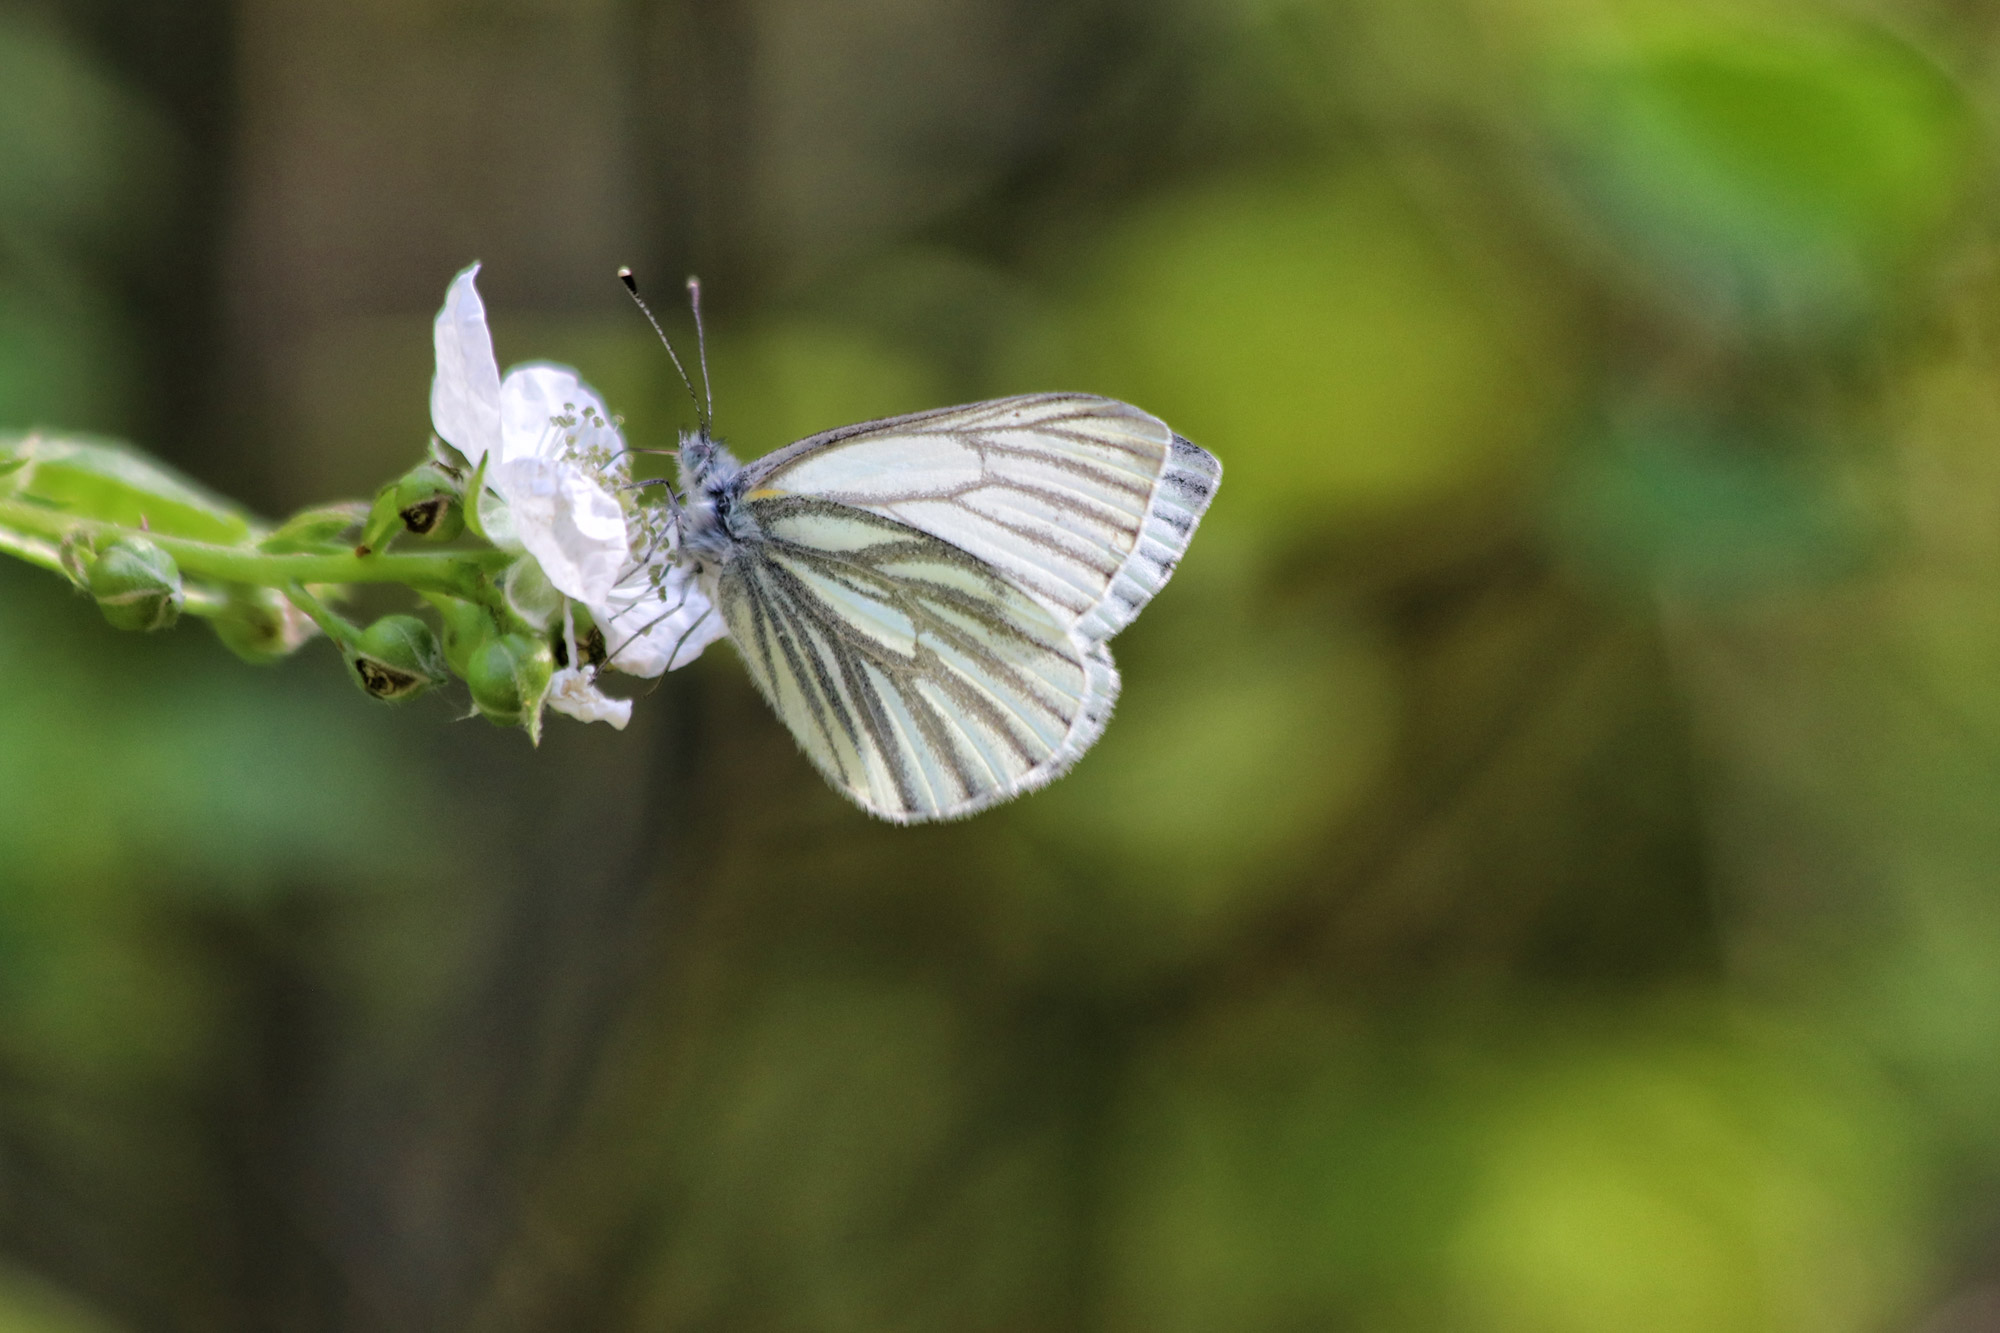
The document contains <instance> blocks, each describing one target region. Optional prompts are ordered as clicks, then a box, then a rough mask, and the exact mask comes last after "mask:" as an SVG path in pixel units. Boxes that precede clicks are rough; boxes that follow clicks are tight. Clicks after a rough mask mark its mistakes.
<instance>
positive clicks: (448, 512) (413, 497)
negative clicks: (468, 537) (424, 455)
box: [395, 462, 465, 542]
mask: <svg viewBox="0 0 2000 1333" xmlns="http://www.w3.org/2000/svg"><path fill="white" fill-rule="evenodd" d="M462 496H463V487H462V486H461V484H460V483H459V481H458V479H457V478H456V477H454V476H452V475H451V474H450V473H449V472H447V471H445V469H444V468H442V467H440V466H439V465H438V464H436V463H434V462H432V463H422V464H419V465H418V466H417V467H415V468H413V469H412V470H411V471H410V472H408V473H406V474H405V475H404V477H403V479H402V480H401V481H399V482H397V483H396V498H395V505H396V513H397V516H398V517H399V518H401V519H402V520H403V528H404V530H405V531H407V532H409V533H411V534H412V535H414V536H417V537H421V538H423V539H424V540H425V541H434V542H448V541H450V540H451V539H452V538H454V537H456V536H458V534H459V533H461V532H464V531H465V510H464V506H463V504H462V503H461V499H462Z"/></svg>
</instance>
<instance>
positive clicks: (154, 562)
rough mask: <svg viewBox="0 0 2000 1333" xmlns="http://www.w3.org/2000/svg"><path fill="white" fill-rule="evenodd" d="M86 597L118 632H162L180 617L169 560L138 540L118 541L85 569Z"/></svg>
mask: <svg viewBox="0 0 2000 1333" xmlns="http://www.w3.org/2000/svg"><path fill="white" fill-rule="evenodd" d="M90 595H91V596H92V597H95V598H96V599H97V609H98V610H100V611H102V612H103V613H104V618H105V619H106V620H108V621H110V622H111V623H112V624H113V625H115V626H116V627H117V628H119V629H130V630H148V631H150V630H156V629H165V628H167V626H169V625H171V624H173V623H174V622H175V621H176V620H179V619H180V616H181V604H182V602H184V601H185V600H186V594H185V593H184V592H183V591H182V589H181V571H180V567H179V566H177V565H175V564H174V558H173V557H172V556H170V555H168V554H167V553H166V552H165V551H162V550H161V549H160V548H159V547H157V546H155V545H154V544H153V543H152V542H149V541H147V540H146V539H145V538H144V537H120V538H119V539H118V540H117V541H114V542H112V543H111V544H110V545H109V546H107V547H105V548H104V549H103V550H102V551H100V552H98V555H97V559H96V561H95V562H94V563H92V565H91V566H90Z"/></svg>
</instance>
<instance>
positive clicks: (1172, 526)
mask: <svg viewBox="0 0 2000 1333" xmlns="http://www.w3.org/2000/svg"><path fill="white" fill-rule="evenodd" d="M619 276H620V277H621V278H622V279H623V280H624V281H625V284H626V287H627V288H628V290H630V291H631V292H632V294H633V296H634V297H635V298H636V297H637V296H638V291H637V286H636V283H635V282H634V281H633V279H632V277H631V275H630V272H629V270H626V271H621V273H620V275H619ZM689 286H690V290H691V291H692V292H693V294H694V299H695V319H696V325H697V329H699V326H700V303H699V299H700V289H699V286H698V285H697V284H695V283H693V282H692V281H690V284H689ZM640 308H641V309H642V310H645V309H646V308H645V303H644V302H643V301H641V302H640ZM646 314H647V318H648V319H649V320H650V319H651V318H652V313H651V311H650V310H646ZM654 327H655V329H656V330H657V329H658V324H657V321H655V323H654ZM661 340H662V341H663V342H664V341H665V334H664V333H662V334H661ZM667 350H668V352H669V354H672V352H673V347H672V344H671V343H668V345H667ZM706 361H707V358H706V356H705V355H704V357H703V367H702V368H703V379H704V381H705V380H706V378H707V373H706V372H707V366H706ZM674 363H675V366H676V368H680V358H679V357H678V356H675V357H674ZM681 374H682V378H683V380H686V379H687V374H686V371H685V370H684V369H682V371H681ZM688 390H689V393H690V394H693V384H692V383H691V382H690V383H689V384H688ZM700 407H701V402H700V400H699V399H697V408H698V409H699V408H700ZM709 419H710V418H709V413H708V412H702V413H701V424H700V426H699V428H698V429H697V430H695V431H692V432H689V433H687V434H684V435H683V436H682V438H681V447H680V451H679V453H680V460H679V468H680V476H679V482H680V484H679V488H678V495H677V496H676V498H675V503H674V520H675V526H676V529H677V531H676V540H675V541H674V542H673V544H672V551H671V559H672V561H673V563H674V565H675V566H676V569H675V573H676V574H677V575H679V576H681V577H682V578H686V579H691V581H692V582H693V583H694V585H695V587H696V588H698V590H699V592H700V593H701V594H702V595H703V596H704V597H705V598H706V600H707V602H708V603H709V606H710V608H711V610H709V611H707V612H704V613H702V614H704V615H708V614H715V615H719V616H720V618H721V622H722V628H723V629H724V630H726V633H727V636H728V637H729V638H730V639H731V640H732V641H733V642H734V643H735V645H736V649H737V653H738V655H739V656H740V657H741V658H742V659H743V662H744V663H745V665H746V666H747V667H748V668H749V672H750V677H751V679H752V680H753V681H754V682H755V683H756V686H757V689H758V691H759V692H760V693H761V694H762V695H763V696H764V698H765V700H766V701H767V702H768V703H769V704H770V705H771V707H772V709H773V710H775V711H776V713H777V714H778V717H779V719H780V720H781V721H783V722H784V724H785V726H786V727H787V728H789V729H790V730H791V733H792V735H793V737H794V738H795V739H796V740H797V741H798V743H799V748H800V749H802V750H803V751H804V752H805V754H806V756H807V758H809V759H810V760H811V761H812V762H813V764H814V765H815V766H816V767H817V768H818V769H819V771H820V772H821V773H822V774H824V775H825V777H826V779H827V781H828V782H830V783H832V784H833V786H834V787H835V788H836V789H837V790H839V791H840V792H842V793H843V794H845V795H846V796H848V797H849V798H850V799H852V800H853V801H854V802H855V804H857V805H859V806H860V807H861V808H862V809H864V810H866V811H867V812H868V813H870V814H872V815H876V816H879V817H880V818H883V819H887V820H891V821H894V822H895V823H899V824H915V823H923V822H926V821H930V820H941V819H957V818H961V817H963V816H966V815H971V814H975V813H977V812H979V811H981V810H984V809H987V808H988V807H990V806H993V805H997V804H999V803H1001V802H1003V801H1007V800H1010V799H1012V798H1013V797H1016V796H1019V795H1021V794H1022V793H1024V792H1029V791H1033V790H1035V789H1036V788H1038V787H1042V786H1045V785H1046V784H1048V783H1049V782H1052V781H1054V780H1055V779H1056V778H1058V777H1060V776H1062V775H1063V774H1064V773H1066V772H1067V771H1069V769H1070V767H1071V766H1072V765H1073V764H1075V763H1076V761H1077V759H1078V758H1079V757H1081V756H1082V754H1083V752H1084V751H1085V750H1088V749H1089V748H1090V747H1091V745H1092V744H1094V743H1095V742H1096V740H1097V738H1098V737H1099V736H1101V735H1102V734H1103V733H1104V727H1105V724H1106V723H1107V722H1108V721H1109V720H1110V717H1111V707H1112V704H1113V703H1115V702H1116V700H1117V698H1118V685H1119V681H1118V669H1117V667H1116V666H1114V665H1113V664H1112V660H1111V653H1110V650H1109V649H1108V648H1107V647H1106V644H1107V642H1108V641H1109V640H1110V638H1111V637H1112V636H1113V635H1115V634H1117V633H1118V631H1120V630H1122V629H1124V628H1125V626H1127V625H1129V624H1131V623H1132V620H1133V618H1134V617H1135V616H1137V615H1138V614H1139V612H1140V610H1141V609H1142V608H1143V607H1144V606H1145V605H1146V603H1147V602H1148V601H1150V600H1151V599H1152V597H1153V595H1154V594H1155V593H1157V592H1159V590H1160V589H1161V588H1162V587H1164V586H1165V585H1166V582H1167V580H1168V579H1169V578H1170V577H1172V575H1173V572H1174V568H1175V566H1176V565H1177V564H1178V563H1179V561H1180V559H1181V556H1182V555H1183V554H1184V553H1185V552H1186V551H1187V548H1188V543H1189V541H1190V540H1192V539H1193V537H1194V532H1195V528H1196V526H1197V525H1198V524H1199V523H1200V522H1201V517H1202V515H1203V514H1204V513H1205V512H1206V511H1207V509H1208V506H1209V503H1210V501H1212V500H1213V499H1214V498H1215V489H1216V485H1217V484H1218V482H1220V480H1221V477H1222V464H1221V463H1220V462H1218V461H1217V460H1216V458H1215V456H1214V455H1213V454H1211V453H1209V452H1208V451H1207V450H1206V449H1203V448H1201V447H1200V446H1199V445H1196V444H1193V443H1190V442H1189V441H1188V440H1186V439H1183V438H1182V437H1181V436H1179V435H1177V434H1175V433H1174V432H1173V431H1172V430H1171V429H1169V428H1168V426H1167V425H1166V423H1164V422H1162V421H1161V420H1160V419H1159V418H1157V417H1155V416H1152V415H1150V414H1149V413H1146V412H1143V411H1141V410H1140V409H1138V408H1136V407H1133V406H1131V405H1129V404H1127V403H1122V402H1118V401H1116V400H1115V399H1111V398H1101V397H1096V396H1094V395H1090V394H1075V393H1045V394H1029V395H1026V396H1022V397H1015V398H1000V399H995V400H993V401H990V402H983V403H973V404H971V405H969V406H964V407H947V408H941V409H937V410H934V411H929V412H917V413H913V414H911V415H908V416H899V417H889V418H886V419H883V420H880V421H869V422H864V423H862V424H861V425H857V426H843V427H841V428H839V429H837V430H830V431H826V432H823V433H821V434H818V435H814V436H810V437H808V438H806V439H803V440H800V441H798V442H797V443H795V444H792V445H789V446H787V447H785V448H783V449H779V450H777V451H776V452H775V453H771V454H767V455H765V456H764V457H762V458H759V459H756V460H754V461H753V462H750V463H747V464H746V463H740V462H738V461H737V459H736V458H735V457H734V456H733V455H732V454H731V453H730V452H729V451H728V450H727V449H726V448H724V447H723V446H722V445H721V444H719V443H718V442H717V441H716V440H715V439H714V438H713V437H712V436H711V435H710V433H709V426H708V422H709ZM697 632H698V631H697ZM709 632H710V633H711V634H712V633H713V632H714V628H713V626H710V627H709ZM695 646H696V647H697V649H698V647H699V645H698V644H697V645H695ZM677 652H678V650H676V651H675V653H670V654H669V660H670V661H677V660H678V658H677V656H676V653H677Z"/></svg>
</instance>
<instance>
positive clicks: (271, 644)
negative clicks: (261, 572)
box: [208, 588, 318, 666]
mask: <svg viewBox="0 0 2000 1333" xmlns="http://www.w3.org/2000/svg"><path fill="white" fill-rule="evenodd" d="M208 624H209V628H211V629H213V630H214V631H215V637H216V638H218V639H221V640H222V645H223V647H225V648H227V649H229V651H230V652H232V653H235V654H236V655H237V656H238V657H240V658H242V659H243V660H244V661H246V662H251V663H255V664H256V665H258V666H262V665H264V664H266V663H269V662H275V661H277V660H278V659H279V658H281V657H288V656H290V655H291V654H292V653H293V652H295V651H296V650H297V649H298V647H299V645H300V644H303V643H304V642H305V641H306V640H308V639H310V638H312V636H313V635H314V634H316V633H317V632H318V630H317V628H316V627H315V626H314V625H313V623H312V619H311V618H310V617H309V616H307V615H306V613H305V612H303V611H301V610H299V609H298V608H297V607H296V606H293V605H292V604H291V602H289V601H288V600H286V599H285V597H284V596H283V595H282V594H280V593H278V592H276V591H274V590H272V589H270V588H237V589H234V590H232V591H231V592H230V594H229V601H228V604H227V605H226V606H224V607H223V609H222V611H221V612H220V613H219V614H216V615H213V616H210V617H209V618H208Z"/></svg>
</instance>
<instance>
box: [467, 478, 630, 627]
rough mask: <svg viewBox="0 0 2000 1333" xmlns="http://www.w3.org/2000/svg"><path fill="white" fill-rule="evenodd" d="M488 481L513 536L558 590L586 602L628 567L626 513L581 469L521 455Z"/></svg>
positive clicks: (604, 590)
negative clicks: (503, 508)
mask: <svg viewBox="0 0 2000 1333" xmlns="http://www.w3.org/2000/svg"><path fill="white" fill-rule="evenodd" d="M492 480H493V485H494V489H495V490H497V491H499V492H500V493H501V494H502V495H504V496H506V497H507V509H508V512H509V514H510V515H511V516H512V518H513V521H514V535H515V537H516V538H518V539H519V541H520V543H521V545H522V547H523V548H524V549H525V550H526V551H527V552H528V554H529V555H532V556H533V557H535V561H536V563H538V564H540V565H541V567H542V572H543V573H544V574H546V575H548V576H549V582H550V583H553V584H555V586H556V588H557V589H558V590H559V591H561V592H563V593H565V594H566V595H568V596H570V597H574V598H575V599H576V600H577V601H579V602H582V603H583V604H584V605H586V606H589V605H591V604H592V603H594V602H598V601H602V600H603V599H605V598H606V597H608V596H609V595H610V594H611V590H612V589H613V588H614V587H615V586H617V583H618V580H619V579H620V578H621V577H623V576H624V575H625V574H626V573H627V572H628V571H629V570H630V569H631V565H632V548H631V544H630V542H629V541H628V539H627V537H626V534H625V511H624V510H623V509H621V508H619V506H618V500H617V498H616V497H615V496H613V495H612V494H611V492H609V491H607V490H605V489H604V488H603V487H602V486H600V485H598V484H597V482H595V481H594V480H592V479H591V478H590V476H589V475H587V474H586V473H585V472H584V471H583V469H581V468H579V467H575V466H573V465H572V464H569V463H558V462H554V461H551V460H549V459H544V458H522V459H516V460H514V461H513V462H511V463H505V464H502V465H501V467H500V470H499V472H498V473H497V474H495V475H494V476H493V478H492Z"/></svg>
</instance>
